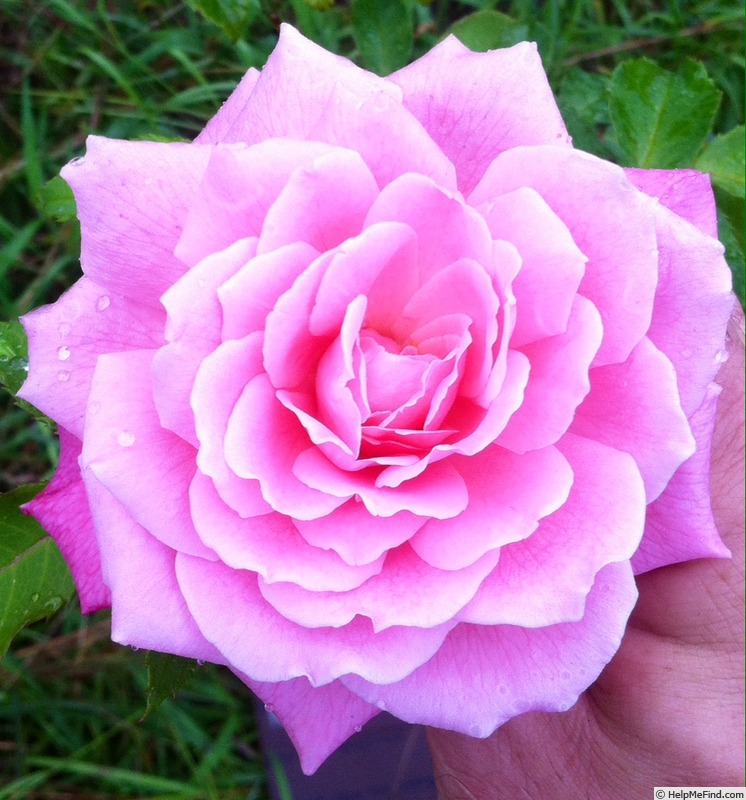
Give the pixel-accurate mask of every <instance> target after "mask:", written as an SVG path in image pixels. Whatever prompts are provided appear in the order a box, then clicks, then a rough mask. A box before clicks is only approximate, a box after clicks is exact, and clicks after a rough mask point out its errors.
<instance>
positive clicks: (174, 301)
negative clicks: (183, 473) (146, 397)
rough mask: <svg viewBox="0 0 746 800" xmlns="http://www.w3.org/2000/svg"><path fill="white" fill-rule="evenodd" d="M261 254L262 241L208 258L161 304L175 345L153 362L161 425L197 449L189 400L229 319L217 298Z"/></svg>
mask: <svg viewBox="0 0 746 800" xmlns="http://www.w3.org/2000/svg"><path fill="white" fill-rule="evenodd" d="M255 251H256V239H241V240H240V241H238V242H236V243H235V244H233V245H231V246H230V247H228V248H227V249H226V250H223V251H221V252H219V253H215V254H214V255H212V256H207V258H204V259H203V260H202V261H200V262H199V264H197V265H196V266H194V267H192V269H190V270H189V272H187V273H186V275H184V277H183V278H181V279H180V280H179V281H177V282H176V283H175V284H174V285H173V286H172V287H171V288H170V289H169V290H168V291H167V292H166V293H165V294H164V295H163V297H162V298H161V302H162V303H163V305H164V307H165V308H166V311H167V313H168V321H167V323H166V336H167V338H168V340H169V342H170V344H167V345H166V346H165V347H162V348H160V350H159V351H158V352H157V353H156V354H155V358H154V359H153V370H152V372H153V397H154V400H155V405H156V408H157V409H158V416H159V418H160V420H161V425H163V427H164V428H168V429H169V430H171V431H173V432H174V433H177V434H178V435H179V436H181V438H182V439H185V440H186V441H187V442H189V443H190V444H192V445H195V446H196V444H197V434H196V433H195V430H194V416H193V414H192V409H191V408H190V406H189V394H190V392H191V391H192V385H193V384H194V376H195V375H196V374H197V370H198V369H199V366H200V364H201V362H202V361H203V359H204V358H205V356H207V355H208V354H209V353H211V352H212V351H213V350H214V349H215V348H216V347H217V346H218V344H220V329H221V326H222V323H223V315H222V312H221V307H220V303H219V302H218V297H217V294H216V292H217V289H218V287H219V286H220V285H221V284H222V283H223V282H224V281H225V280H227V279H228V278H230V276H231V275H233V274H234V273H235V272H236V270H239V269H240V268H241V267H242V266H243V265H244V264H246V262H247V261H248V260H249V259H250V258H251V257H252V256H253V255H254V253H255Z"/></svg>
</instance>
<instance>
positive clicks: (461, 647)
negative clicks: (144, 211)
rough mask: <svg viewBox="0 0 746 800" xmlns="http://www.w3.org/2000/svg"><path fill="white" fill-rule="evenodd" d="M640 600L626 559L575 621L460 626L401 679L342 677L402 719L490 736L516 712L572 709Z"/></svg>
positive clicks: (607, 574) (601, 578)
mask: <svg viewBox="0 0 746 800" xmlns="http://www.w3.org/2000/svg"><path fill="white" fill-rule="evenodd" d="M636 599H637V591H636V588H635V582H634V578H633V576H632V570H631V569H630V567H629V564H628V563H622V564H610V565H609V566H608V567H604V569H603V570H601V572H599V574H598V577H597V578H596V582H595V583H594V585H593V589H592V590H591V592H590V594H589V595H588V602H587V604H586V611H585V615H584V616H583V619H582V620H580V621H578V622H564V623H560V624H559V625H551V626H548V627H546V628H535V629H526V628H520V627H517V626H514V625H487V626H485V625H470V624H466V623H462V624H460V625H458V626H457V627H456V628H455V629H454V630H453V631H452V632H451V633H450V634H449V636H448V637H447V639H446V641H445V642H444V643H443V646H442V647H441V648H440V649H439V650H438V652H437V653H436V654H435V655H434V656H433V658H431V659H430V660H429V661H428V662H427V663H425V664H424V665H423V666H422V667H420V668H419V669H417V670H415V671H414V672H413V673H412V674H411V675H410V676H409V677H408V678H405V679H404V680H402V681H399V682H398V683H393V684H391V685H388V686H380V685H377V684H376V683H375V681H370V680H368V681H366V680H365V679H364V678H362V676H359V675H346V676H344V677H343V678H342V679H341V680H342V683H343V684H344V685H345V686H347V687H348V688H349V689H351V690H352V691H353V692H355V694H357V695H358V696H360V697H362V698H363V699H364V700H365V701H367V702H368V703H371V704H372V705H376V706H377V707H378V708H380V709H386V710H387V711H390V712H391V713H392V714H394V715H395V716H397V717H399V718H400V719H403V720H404V721H405V722H415V721H416V722H417V723H419V724H424V725H434V726H437V727H439V728H444V729H446V730H455V731H459V732H461V733H465V734H467V735H469V736H475V737H479V738H485V737H487V736H489V735H490V734H491V733H492V732H493V731H494V730H495V728H497V727H499V726H500V725H502V724H503V723H504V722H507V721H508V720H509V719H510V718H511V717H514V716H517V715H518V714H523V713H525V712H527V711H566V710H567V709H569V708H570V707H571V706H572V705H573V704H574V703H575V701H576V700H577V699H578V696H579V695H580V693H581V692H583V691H584V690H585V689H586V688H587V687H588V686H589V684H591V683H592V682H593V681H594V680H595V679H596V677H597V676H598V674H599V673H600V672H601V670H602V669H603V667H604V666H605V665H606V664H607V663H608V661H609V660H610V659H611V657H612V656H613V655H614V653H615V652H616V651H617V648H618V647H619V643H620V641H621V639H622V635H623V633H624V629H625V626H626V623H627V619H628V617H629V614H630V612H631V610H632V607H633V606H634V604H635V600H636ZM466 664H468V669H465V667H464V665H466ZM475 675H477V676H479V679H478V680H475V678H474V676H475Z"/></svg>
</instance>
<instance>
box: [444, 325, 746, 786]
mask: <svg viewBox="0 0 746 800" xmlns="http://www.w3.org/2000/svg"><path fill="white" fill-rule="evenodd" d="M729 331H730V340H731V342H730V348H729V355H730V357H729V359H728V361H727V362H726V363H725V364H724V365H723V367H722V369H721V371H720V373H719V375H718V378H717V380H718V383H720V384H721V385H722V387H723V392H722V394H721V396H720V400H719V404H718V413H717V422H716V427H715V435H714V439H713V445H712V472H711V478H710V486H711V493H712V503H713V512H714V515H715V520H716V522H717V525H718V529H719V531H720V533H721V536H722V538H723V541H724V542H725V544H726V545H727V546H728V547H729V548H730V550H731V552H732V554H733V558H732V559H731V560H715V559H700V560H697V561H690V562H687V563H684V564H676V565H673V566H669V567H664V568H661V569H657V570H654V571H652V572H650V573H647V574H645V575H641V576H640V577H639V578H638V587H639V592H640V597H639V600H638V603H637V606H636V608H635V610H634V612H633V614H632V617H631V618H630V623H629V627H628V630H627V633H626V635H625V637H624V639H623V641H622V645H621V648H620V650H619V652H618V653H617V655H616V656H615V657H614V659H613V660H612V661H611V662H610V663H609V665H608V666H607V667H606V669H605V670H604V671H603V673H602V674H601V676H600V677H599V679H598V680H597V681H596V682H595V683H594V684H593V685H592V686H591V687H590V688H589V689H588V691H587V692H585V694H584V695H583V696H581V698H580V700H579V701H578V702H577V704H576V705H575V706H574V707H573V708H572V709H571V710H570V711H568V712H566V713H563V714H556V713H547V712H533V713H529V714H524V715H523V716H521V717H517V718H515V719H513V720H511V721H510V722H508V723H506V724H505V725H503V726H502V727H501V728H499V729H498V730H497V731H496V732H495V733H494V734H493V735H492V736H490V737H489V738H488V739H473V738H470V737H468V736H464V735H463V734H459V733H453V732H450V731H443V730H437V729H431V730H430V731H429V741H430V749H431V751H432V755H433V763H434V767H435V776H436V781H437V784H438V791H439V796H440V798H441V800H500V799H501V798H506V799H507V798H509V799H510V800H529V798H530V799H531V800H544V799H545V798H551V799H552V800H565V798H566V799H567V800H570V799H571V798H572V800H578V798H583V800H637V798H640V799H641V800H642V798H652V788H653V787H654V786H687V785H688V786H718V785H720V786H738V785H743V781H744V774H743V763H744V762H743V753H744V741H743V715H744V711H743V702H744V686H743V675H744V643H743V624H744V622H743V607H744V597H743V585H744V526H743V520H744V481H743V476H744V413H743V409H744V347H743V315H742V313H741V312H740V310H739V313H738V319H736V318H735V317H734V318H733V319H732V320H731V326H730V328H729Z"/></svg>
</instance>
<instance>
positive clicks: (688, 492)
mask: <svg viewBox="0 0 746 800" xmlns="http://www.w3.org/2000/svg"><path fill="white" fill-rule="evenodd" d="M719 394H720V387H719V386H717V385H716V384H710V386H709V388H708V392H707V394H706V396H705V399H704V402H703V403H702V405H701V406H700V408H699V409H697V411H695V412H694V414H693V415H692V416H691V418H690V419H689V424H690V425H691V428H692V433H693V434H694V438H695V440H696V442H697V452H696V453H695V454H694V455H693V456H692V457H691V458H690V459H688V460H687V461H685V462H684V463H683V464H682V465H681V466H680V467H679V469H678V470H677V471H676V472H675V473H674V476H673V478H671V480H670V481H669V482H668V485H667V486H666V488H665V489H664V490H663V493H662V494H661V495H660V497H659V498H658V499H657V500H656V501H655V502H654V503H651V504H650V506H649V507H648V514H647V520H646V523H645V535H644V536H643V539H642V543H641V544H640V547H639V549H638V550H637V552H636V553H635V555H634V557H633V558H632V566H633V567H634V569H635V573H636V574H640V573H641V572H647V571H648V570H651V569H656V568H657V567H663V566H667V565H668V564H678V563H679V562H681V561H689V560H691V559H693V558H728V556H729V555H730V552H729V550H728V548H727V547H726V546H725V545H724V544H723V542H722V540H721V538H720V534H719V533H718V530H717V527H716V526H715V520H714V519H713V516H712V509H711V507H710V480H709V478H710V444H711V440H712V428H713V424H714V420H715V411H716V407H717V399H718V395H719Z"/></svg>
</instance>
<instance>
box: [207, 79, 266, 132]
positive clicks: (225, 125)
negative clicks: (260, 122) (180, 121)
mask: <svg viewBox="0 0 746 800" xmlns="http://www.w3.org/2000/svg"><path fill="white" fill-rule="evenodd" d="M258 80H259V70H258V69H254V67H251V68H250V69H249V71H248V72H247V73H246V74H245V75H244V76H243V78H241V80H240V81H239V83H238V86H236V88H235V89H234V90H233V91H232V92H231V94H230V97H229V98H228V99H227V100H226V101H225V102H224V103H223V105H222V106H221V107H220V109H219V110H218V112H217V114H215V116H214V117H212V119H210V121H209V122H208V123H207V125H205V127H204V128H203V129H202V131H201V132H200V133H199V135H198V136H197V137H196V138H195V140H194V143H195V144H218V142H222V141H223V137H224V136H225V134H226V133H227V132H228V130H229V129H230V128H231V126H232V125H233V123H234V122H235V121H236V120H237V119H239V118H240V117H241V114H242V112H243V109H244V106H245V105H246V102H247V100H248V99H249V97H251V93H252V92H253V91H254V86H256V82H257V81H258Z"/></svg>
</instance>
